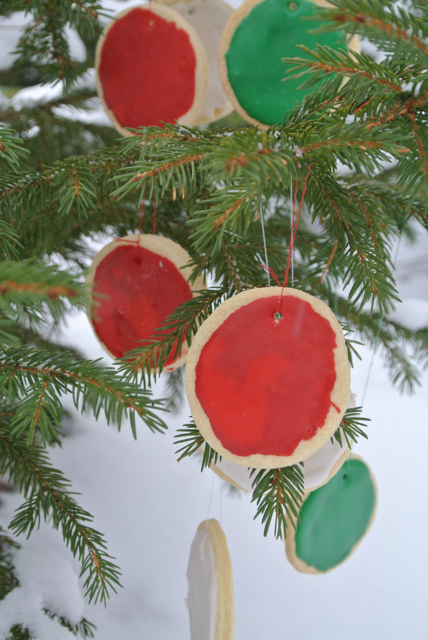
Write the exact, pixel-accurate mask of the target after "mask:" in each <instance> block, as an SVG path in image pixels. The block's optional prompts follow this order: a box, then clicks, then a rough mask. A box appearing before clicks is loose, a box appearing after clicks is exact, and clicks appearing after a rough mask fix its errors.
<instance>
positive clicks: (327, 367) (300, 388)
mask: <svg viewBox="0 0 428 640" xmlns="http://www.w3.org/2000/svg"><path fill="white" fill-rule="evenodd" d="M277 308H278V296H277V295H276V296H272V297H269V298H259V299H258V300H255V301H253V302H250V303H249V304H247V305H245V306H243V307H241V308H240V309H238V310H237V311H235V312H234V313H232V315H230V316H229V317H228V318H227V319H226V320H225V321H224V322H223V324H222V325H221V326H220V327H219V328H218V329H216V331H214V333H213V334H212V336H211V337H210V339H209V340H208V342H207V343H206V344H205V345H204V347H203V349H202V351H201V354H200V357H199V360H198V363H197V365H196V395H197V397H198V399H199V402H200V403H201V405H202V407H203V409H204V411H205V413H206V414H207V416H208V418H209V420H210V422H211V427H212V430H213V432H214V434H215V435H216V436H217V438H218V439H219V440H220V442H221V443H222V444H223V446H224V447H225V448H226V449H228V450H229V451H230V452H231V453H234V454H236V455H240V456H249V455H252V454H256V453H260V454H264V455H277V456H289V455H291V454H292V453H293V452H294V451H295V449H296V447H297V446H298V444H299V443H300V442H301V441H302V440H310V439H311V438H312V437H313V436H314V435H315V434H316V432H317V430H318V429H319V428H320V427H322V426H323V424H324V422H325V419H326V417H327V414H328V412H329V410H330V406H331V398H330V395H331V392H332V389H333V386H334V383H335V381H336V371H335V366H334V353H333V350H334V348H335V346H336V336H335V333H334V331H333V329H332V328H331V326H330V323H329V322H328V320H326V319H325V318H323V317H322V316H321V315H319V314H318V313H317V312H316V311H314V309H313V308H312V306H311V305H310V304H309V303H308V302H306V301H304V300H301V299H299V298H297V297H294V296H285V297H284V298H283V301H282V304H281V313H282V315H283V319H282V320H280V321H279V322H278V323H275V321H274V315H275V313H276V311H277Z"/></svg>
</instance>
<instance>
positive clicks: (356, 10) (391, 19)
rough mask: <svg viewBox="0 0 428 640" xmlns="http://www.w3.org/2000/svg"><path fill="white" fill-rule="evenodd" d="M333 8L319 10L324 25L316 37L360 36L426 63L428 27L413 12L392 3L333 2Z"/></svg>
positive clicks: (381, 0) (382, 0)
mask: <svg viewBox="0 0 428 640" xmlns="http://www.w3.org/2000/svg"><path fill="white" fill-rule="evenodd" d="M330 5H332V6H331V7H329V8H320V7H317V17H318V18H319V19H320V20H321V21H322V22H323V25H322V26H321V27H319V28H318V29H317V30H316V33H322V32H327V31H344V32H345V33H358V34H359V35H361V36H363V37H365V38H368V39H369V40H370V41H371V42H374V43H375V44H376V45H377V46H378V47H379V48H380V49H381V50H383V51H385V52H387V53H389V54H392V55H396V56H397V57H399V56H402V57H404V56H406V57H409V58H410V59H413V60H415V59H416V60H420V61H421V62H423V63H424V64H426V63H427V61H428V46H427V44H426V40H427V39H428V26H427V24H426V21H425V20H424V17H422V16H418V15H417V13H416V12H415V11H414V10H413V11H412V10H411V9H410V8H409V10H408V9H407V8H406V7H404V6H400V5H399V4H398V3H397V2H394V1H393V0H331V2H330ZM415 8H416V5H415V4H414V9H415Z"/></svg>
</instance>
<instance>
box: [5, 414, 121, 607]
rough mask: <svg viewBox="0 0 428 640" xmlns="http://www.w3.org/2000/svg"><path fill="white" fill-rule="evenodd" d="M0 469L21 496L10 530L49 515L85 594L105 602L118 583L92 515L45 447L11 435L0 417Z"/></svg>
mask: <svg viewBox="0 0 428 640" xmlns="http://www.w3.org/2000/svg"><path fill="white" fill-rule="evenodd" d="M0 474H1V475H4V476H6V477H8V478H9V480H10V481H11V482H12V483H13V484H14V486H15V487H16V488H17V489H18V490H19V491H20V492H21V493H22V494H23V495H24V497H25V498H26V501H25V502H24V503H23V504H22V505H21V506H20V507H19V508H18V509H17V510H16V512H15V516H14V518H13V520H12V522H11V523H10V525H9V528H10V529H11V531H12V532H13V533H14V534H15V535H22V534H24V533H26V534H27V538H28V537H29V536H30V535H31V533H32V531H33V530H34V529H36V528H38V527H39V526H40V522H41V521H42V520H44V521H46V520H49V519H51V520H52V524H53V526H54V527H55V528H56V529H61V531H62V535H63V539H64V542H65V544H66V545H67V546H68V547H69V548H70V550H71V552H72V553H73V555H74V556H76V557H78V558H79V560H80V562H81V573H80V575H81V576H86V578H85V582H84V589H85V590H86V593H85V595H86V596H88V597H89V602H91V601H92V600H93V601H94V602H95V603H96V602H97V601H98V600H100V601H101V602H104V603H105V602H106V599H107V598H108V596H109V591H110V590H111V589H112V590H113V591H114V592H116V587H117V586H120V583H119V576H120V572H119V569H118V568H117V566H116V565H115V564H114V563H113V562H112V558H111V556H109V555H108V553H107V551H106V544H105V542H104V539H103V537H102V535H101V534H100V533H99V532H98V531H96V530H95V529H93V528H92V527H91V526H90V524H91V523H92V520H93V518H92V516H91V515H90V514H89V513H88V512H87V511H85V510H84V509H82V508H81V507H79V506H78V505H77V504H76V502H75V500H74V498H73V497H72V496H73V495H74V494H72V493H70V491H69V488H70V482H69V481H68V480H67V479H66V478H64V476H63V475H62V473H61V472H60V471H58V470H57V469H54V468H53V467H52V466H51V465H50V463H49V460H48V456H47V454H46V452H45V451H44V449H43V448H42V447H40V446H39V445H36V444H33V445H32V446H28V445H27V444H26V441H25V438H23V437H14V436H12V435H11V433H10V425H9V424H8V423H7V422H5V420H4V417H3V419H2V422H1V424H0Z"/></svg>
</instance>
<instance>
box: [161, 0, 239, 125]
mask: <svg viewBox="0 0 428 640" xmlns="http://www.w3.org/2000/svg"><path fill="white" fill-rule="evenodd" d="M168 4H169V5H170V7H171V8H172V9H174V11H177V12H178V13H179V14H180V15H182V16H183V17H184V18H185V19H186V20H187V21H188V22H189V23H190V25H191V26H192V27H193V28H194V30H195V31H196V33H197V34H198V36H199V37H200V39H201V41H202V44H203V46H204V49H205V53H206V56H207V60H208V67H209V72H210V81H209V85H208V92H207V95H206V98H205V102H204V103H203V105H202V108H201V110H200V112H199V114H198V117H197V118H196V120H195V124H202V123H203V122H211V121H213V120H217V119H218V118H221V117H223V116H225V115H227V114H228V113H229V112H230V111H232V109H233V107H232V105H231V103H230V102H229V100H228V98H227V96H226V94H225V92H224V89H223V85H222V83H221V80H220V74H219V65H218V50H219V47H220V40H221V36H222V34H223V30H224V28H225V26H226V23H227V22H228V21H229V18H230V16H231V15H232V13H233V9H232V7H230V6H229V5H228V4H226V3H225V2H223V1H222V0H188V1H186V0H179V2H176V3H172V2H168Z"/></svg>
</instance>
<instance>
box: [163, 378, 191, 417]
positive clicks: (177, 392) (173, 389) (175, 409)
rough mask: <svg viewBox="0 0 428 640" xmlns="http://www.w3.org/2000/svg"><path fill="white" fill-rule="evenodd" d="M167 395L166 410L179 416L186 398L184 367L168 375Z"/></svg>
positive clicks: (166, 383)
mask: <svg viewBox="0 0 428 640" xmlns="http://www.w3.org/2000/svg"><path fill="white" fill-rule="evenodd" d="M165 393H166V396H167V400H166V403H165V410H166V411H170V412H171V413H172V415H177V414H179V413H180V409H181V408H182V407H183V405H184V400H185V397H186V394H185V389H184V367H178V369H174V371H172V372H171V373H167V374H166V382H165Z"/></svg>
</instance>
